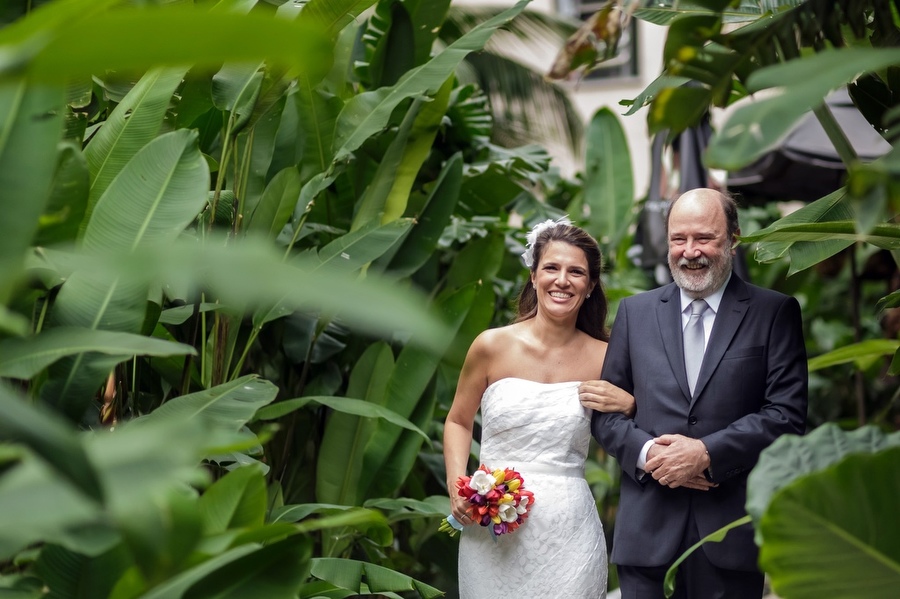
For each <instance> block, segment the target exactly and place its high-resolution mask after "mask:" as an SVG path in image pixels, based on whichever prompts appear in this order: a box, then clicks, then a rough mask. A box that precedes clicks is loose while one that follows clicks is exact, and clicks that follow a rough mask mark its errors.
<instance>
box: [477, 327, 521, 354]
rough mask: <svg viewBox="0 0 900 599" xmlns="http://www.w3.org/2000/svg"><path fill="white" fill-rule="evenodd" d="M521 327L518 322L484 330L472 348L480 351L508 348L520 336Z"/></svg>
mask: <svg viewBox="0 0 900 599" xmlns="http://www.w3.org/2000/svg"><path fill="white" fill-rule="evenodd" d="M519 328H520V327H518V326H517V325H516V324H510V325H506V326H503V327H497V328H495V329H487V330H486V331H482V332H481V333H479V334H478V336H477V337H476V338H475V341H473V342H472V349H475V350H477V351H479V352H487V353H494V352H498V351H502V350H503V349H508V348H509V344H510V343H513V342H515V341H516V339H518V337H519V333H520V332H519Z"/></svg>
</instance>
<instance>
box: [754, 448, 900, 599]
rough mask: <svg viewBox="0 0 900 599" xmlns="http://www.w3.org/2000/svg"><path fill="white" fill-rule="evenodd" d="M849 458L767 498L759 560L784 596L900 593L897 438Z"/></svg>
mask: <svg viewBox="0 0 900 599" xmlns="http://www.w3.org/2000/svg"><path fill="white" fill-rule="evenodd" d="M893 436H894V438H895V441H894V442H893V443H891V445H892V446H891V447H888V448H886V449H882V450H880V451H877V452H875V453H867V452H866V453H851V454H849V455H846V456H845V457H843V458H842V459H841V460H840V461H838V462H836V463H834V464H833V465H830V466H828V467H827V468H825V469H823V470H819V471H817V472H814V473H812V474H808V475H806V476H803V477H801V478H798V479H796V480H795V481H794V482H792V483H791V484H789V485H788V486H786V487H784V488H783V489H781V490H780V491H778V492H777V493H776V494H775V495H773V496H772V500H771V501H770V502H769V506H768V508H767V510H766V512H765V513H764V514H763V516H762V519H761V520H760V523H759V529H758V532H759V536H760V537H761V538H762V540H763V543H762V545H761V547H760V555H759V560H760V564H761V566H762V568H763V569H764V570H765V572H766V573H767V574H768V575H769V577H770V579H771V582H772V587H773V589H774V590H775V592H777V593H778V595H779V596H781V597H796V598H798V599H812V598H813V597H822V596H823V595H829V596H832V597H885V598H887V597H893V596H895V595H896V594H897V589H898V588H900V520H898V519H897V518H896V517H894V516H895V514H896V511H897V497H898V496H900V476H896V475H889V474H886V473H889V472H892V471H893V472H896V465H897V461H898V460H900V442H898V441H897V440H898V439H900V434H898V433H895V434H894V435H893Z"/></svg>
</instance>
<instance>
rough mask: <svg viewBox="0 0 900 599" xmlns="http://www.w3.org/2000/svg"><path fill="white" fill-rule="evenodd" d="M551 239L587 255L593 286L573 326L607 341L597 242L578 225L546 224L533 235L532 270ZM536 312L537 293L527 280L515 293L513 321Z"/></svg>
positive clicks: (604, 299)
mask: <svg viewBox="0 0 900 599" xmlns="http://www.w3.org/2000/svg"><path fill="white" fill-rule="evenodd" d="M551 241H562V242H565V243H568V244H569V245H573V246H575V247H577V248H579V249H580V250H581V251H583V252H584V255H585V257H586V258H587V264H588V276H589V278H590V280H591V283H592V284H595V285H594V287H593V289H592V290H591V296H590V297H588V298H585V300H584V303H583V304H581V308H580V309H579V310H578V319H577V320H576V321H575V327H576V328H577V329H579V330H581V331H584V332H585V333H587V334H588V335H590V336H591V337H593V338H594V339H599V340H601V341H609V331H608V330H607V329H606V315H607V313H608V311H609V304H608V303H607V301H606V293H605V292H604V291H603V283H602V282H601V280H600V270H601V269H602V267H603V257H602V256H601V255H600V246H599V245H597V241H596V240H595V239H594V238H593V237H591V236H590V235H589V234H588V233H587V232H586V231H585V230H584V229H582V228H580V227H576V226H574V225H562V224H557V225H554V226H552V227H547V228H546V229H544V230H543V231H541V233H540V234H539V235H538V236H537V239H536V240H535V242H534V246H533V248H532V251H533V252H534V261H533V262H532V264H531V272H532V273H534V272H535V271H536V270H537V267H538V264H540V262H541V256H542V254H543V253H544V248H545V247H546V246H547V244H548V243H550V242H551ZM536 315H537V292H536V291H535V290H534V287H533V286H532V284H531V281H530V280H529V281H527V282H526V283H525V286H524V287H523V288H522V291H521V292H520V293H519V299H518V302H517V306H516V318H515V320H514V321H513V322H522V321H523V320H528V319H529V318H534V317H535V316H536Z"/></svg>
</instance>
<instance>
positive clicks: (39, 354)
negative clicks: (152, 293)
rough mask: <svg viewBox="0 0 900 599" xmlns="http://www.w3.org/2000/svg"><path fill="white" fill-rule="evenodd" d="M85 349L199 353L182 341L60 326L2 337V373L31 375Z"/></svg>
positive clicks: (116, 353) (150, 353) (127, 353)
mask: <svg viewBox="0 0 900 599" xmlns="http://www.w3.org/2000/svg"><path fill="white" fill-rule="evenodd" d="M84 352H99V353H103V354H109V355H113V356H120V355H121V356H133V355H145V356H172V355H186V354H194V353H196V352H195V350H194V348H193V347H191V346H190V345H185V344H183V343H175V342H172V341H165V340H163V339H154V338H152V337H144V336H142V335H134V334H130V333H119V332H115V331H103V330H96V329H88V328H79V327H58V328H55V329H50V330H48V331H44V332H43V333H41V334H40V335H35V336H32V337H27V338H22V339H15V338H13V339H4V340H2V341H0V376H3V377H9V378H17V379H30V378H31V377H33V376H34V375H36V374H37V373H38V372H40V371H41V370H43V369H44V368H46V367H47V366H49V365H50V364H52V363H53V362H55V361H57V360H59V359H61V358H64V357H66V356H72V355H75V354H80V353H84Z"/></svg>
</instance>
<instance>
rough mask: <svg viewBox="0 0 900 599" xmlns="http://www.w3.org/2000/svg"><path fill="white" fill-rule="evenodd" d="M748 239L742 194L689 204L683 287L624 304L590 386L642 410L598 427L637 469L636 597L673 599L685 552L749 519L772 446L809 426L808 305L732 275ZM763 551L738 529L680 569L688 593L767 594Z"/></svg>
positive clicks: (683, 202)
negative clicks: (760, 462)
mask: <svg viewBox="0 0 900 599" xmlns="http://www.w3.org/2000/svg"><path fill="white" fill-rule="evenodd" d="M739 234H740V230H739V228H738V213H737V205H736V204H735V202H734V200H733V199H732V198H731V197H729V196H727V195H724V194H722V193H720V192H718V191H715V190H712V189H695V190H691V191H688V192H686V193H684V194H683V195H681V196H680V197H679V198H678V199H676V200H675V201H674V202H673V203H672V205H671V206H670V207H669V214H668V216H667V235H668V240H669V268H670V269H671V271H672V278H673V279H674V283H671V284H669V285H667V286H665V287H661V288H659V289H655V290H653V291H648V292H646V293H641V294H638V295H635V296H632V297H629V298H626V299H624V300H622V302H621V303H620V304H619V308H618V313H617V315H616V320H615V323H614V325H613V329H612V338H611V339H610V342H609V348H608V350H607V354H606V362H605V364H604V367H603V373H602V375H601V379H602V380H600V381H587V382H585V383H583V384H582V385H581V388H580V397H581V400H582V403H583V404H584V405H585V406H586V407H589V408H594V407H598V406H602V405H603V404H604V402H605V401H606V398H607V397H608V395H609V394H610V391H609V387H608V385H607V381H608V382H609V383H611V384H613V385H617V386H618V387H621V388H622V389H624V390H626V391H628V392H630V393H632V394H633V395H634V398H635V404H636V411H635V413H634V415H633V416H632V417H628V416H625V415H623V414H620V413H616V414H612V413H606V414H604V413H601V412H599V411H595V412H594V413H593V421H592V430H593V434H594V436H595V437H596V439H597V440H598V441H599V442H600V444H601V445H602V446H603V447H604V448H605V449H606V451H608V452H609V453H610V454H612V455H613V456H615V457H616V458H617V459H618V462H619V465H620V466H621V467H622V472H623V474H624V476H623V477H622V482H621V497H620V500H619V511H618V514H617V516H616V523H615V535H614V539H613V548H612V557H611V561H612V562H614V563H616V564H617V566H618V575H619V582H620V585H621V589H622V597H623V598H625V599H649V598H654V597H660V598H661V597H663V596H664V594H663V579H664V577H665V573H666V570H667V569H668V568H669V566H671V565H672V563H673V562H674V561H675V559H676V558H678V556H679V555H681V554H682V553H683V552H684V551H685V550H686V549H688V548H689V547H690V546H691V545H693V544H694V543H695V542H696V541H698V540H700V539H701V538H703V537H704V536H706V535H708V534H709V533H711V532H713V531H715V530H718V529H719V528H721V527H722V526H724V525H726V524H728V523H730V522H733V521H734V520H737V519H738V518H740V517H742V516H743V515H744V514H745V513H746V512H745V509H744V503H745V501H746V491H747V475H748V473H749V472H750V469H751V468H753V466H754V465H755V464H756V462H757V459H758V458H759V454H760V452H761V451H762V450H763V449H764V448H766V447H767V446H769V445H770V444H771V443H772V442H773V441H774V440H775V439H776V438H777V437H778V436H779V435H783V434H785V433H796V434H802V433H803V431H804V429H805V422H806V404H807V370H806V351H805V348H804V342H803V330H802V326H801V317H800V306H799V304H798V303H797V301H796V300H795V299H794V298H792V297H789V296H786V295H782V294H780V293H776V292H774V291H771V290H768V289H762V288H759V287H756V286H753V285H750V284H748V283H745V282H744V281H742V280H741V279H740V278H739V277H738V276H736V275H733V274H732V257H733V254H734V249H733V248H734V246H735V244H736V242H737V236H738V235H739ZM698 300H699V301H698ZM757 556H758V552H757V548H756V545H755V544H754V542H753V531H752V528H751V527H750V526H749V525H745V526H741V527H739V528H737V529H734V530H732V531H731V532H729V533H728V535H727V536H726V537H725V539H724V540H723V541H722V542H720V543H708V544H706V545H704V546H703V548H702V549H701V550H699V551H696V552H694V553H693V554H692V555H691V557H689V558H688V559H687V560H686V561H685V562H684V563H683V564H682V565H681V566H680V568H679V574H678V578H677V579H676V589H675V596H676V597H682V598H703V599H707V598H713V597H722V598H728V599H743V598H748V599H749V598H752V599H759V598H760V597H761V596H762V591H763V576H762V574H761V573H760V572H759V569H758V567H757Z"/></svg>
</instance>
